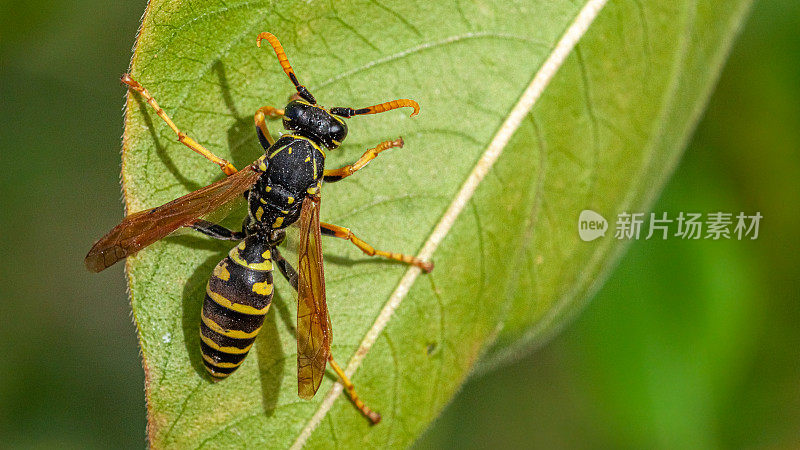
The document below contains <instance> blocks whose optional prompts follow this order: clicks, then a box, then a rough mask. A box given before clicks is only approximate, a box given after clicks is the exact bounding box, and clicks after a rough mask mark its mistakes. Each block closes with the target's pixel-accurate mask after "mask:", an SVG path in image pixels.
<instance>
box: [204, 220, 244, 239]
mask: <svg viewBox="0 0 800 450" xmlns="http://www.w3.org/2000/svg"><path fill="white" fill-rule="evenodd" d="M192 229H194V230H195V231H199V232H201V233H203V234H205V235H206V236H211V237H212V238H214V239H220V240H223V241H241V240H242V239H244V238H245V235H244V233H242V232H241V231H233V230H229V229H227V228H225V227H223V226H221V225H217V224H215V223H211V222H208V221H205V220H198V221H197V222H195V223H193V224H192Z"/></svg>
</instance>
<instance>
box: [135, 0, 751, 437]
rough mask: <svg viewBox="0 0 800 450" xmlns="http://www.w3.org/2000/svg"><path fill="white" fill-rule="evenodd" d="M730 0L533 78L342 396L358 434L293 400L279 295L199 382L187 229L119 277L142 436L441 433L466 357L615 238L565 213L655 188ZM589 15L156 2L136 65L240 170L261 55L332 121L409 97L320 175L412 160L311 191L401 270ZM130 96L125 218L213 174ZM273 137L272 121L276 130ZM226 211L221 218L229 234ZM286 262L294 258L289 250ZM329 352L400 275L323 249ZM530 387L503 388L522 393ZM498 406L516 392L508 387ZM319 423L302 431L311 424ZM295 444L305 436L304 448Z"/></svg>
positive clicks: (279, 88) (568, 294) (609, 24)
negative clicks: (280, 50) (348, 111)
mask: <svg viewBox="0 0 800 450" xmlns="http://www.w3.org/2000/svg"><path fill="white" fill-rule="evenodd" d="M749 4H750V2H749V1H747V0H736V1H726V2H711V1H688V0H684V1H675V0H669V1H668V0H657V1H649V2H641V1H635V0H634V1H619V2H610V3H609V4H607V5H605V7H604V8H603V9H602V10H601V11H600V13H599V15H598V16H597V18H596V20H593V23H591V26H590V28H589V30H588V32H587V33H586V35H585V36H583V37H582V39H581V40H580V41H579V42H578V44H577V46H576V47H575V48H574V50H572V51H571V52H570V53H569V56H568V57H567V58H566V61H565V62H564V63H563V65H560V67H559V70H558V71H557V73H556V75H555V77H553V78H552V80H548V83H547V85H546V87H545V89H544V93H543V96H542V97H541V98H540V99H539V100H538V101H537V102H536V103H535V104H534V105H533V109H532V110H530V111H529V112H528V113H527V114H526V115H525V116H524V119H523V121H522V123H521V125H520V126H519V127H518V128H516V127H515V128H514V129H513V130H512V131H513V134H511V135H510V137H511V139H510V142H509V143H508V144H507V145H505V146H503V148H502V153H501V154H500V155H499V158H498V159H497V161H496V162H495V163H494V165H492V166H491V167H490V168H489V171H488V173H487V174H486V175H485V176H484V177H482V178H481V179H480V182H479V183H478V184H477V185H476V189H475V190H474V192H472V193H471V195H470V196H469V198H468V201H467V202H466V203H465V204H464V207H463V209H462V210H461V211H460V214H458V215H457V217H456V218H455V221H454V222H453V224H452V227H451V228H449V229H448V230H447V233H446V234H445V235H444V236H443V240H442V241H441V243H440V244H439V245H438V247H437V248H436V249H435V252H434V253H433V258H434V260H435V262H436V269H435V270H434V271H433V273H431V274H430V275H421V276H419V277H418V278H416V279H415V281H414V283H412V284H410V290H408V292H407V293H403V295H402V296H401V297H400V299H401V300H402V302H401V303H400V304H399V305H398V308H397V309H396V311H394V313H393V314H391V316H390V318H389V320H388V321H387V322H386V324H385V328H381V329H380V332H379V333H377V334H375V335H374V336H373V337H374V345H372V346H371V347H370V348H369V349H368V351H367V352H366V353H365V354H364V352H362V356H363V360H362V363H361V365H360V366H359V367H358V370H357V371H356V372H355V375H354V377H353V381H354V382H355V384H356V386H357V388H358V390H359V393H360V395H361V396H362V398H363V399H364V400H365V401H366V402H367V403H368V404H369V405H370V406H371V407H372V408H374V409H376V410H378V411H380V412H381V413H382V414H383V417H384V421H383V422H382V423H381V424H380V425H378V426H375V427H370V426H369V425H368V424H367V422H366V421H365V420H364V419H363V418H362V417H360V416H359V414H358V413H357V411H356V410H355V409H354V408H353V407H352V405H350V404H349V402H348V401H347V400H346V399H345V398H344V397H339V398H338V399H337V400H336V401H334V402H333V403H332V407H331V408H330V409H329V410H328V409H326V408H327V406H325V407H324V408H323V410H322V412H323V414H322V415H320V414H319V412H318V411H320V407H321V405H322V403H323V399H324V398H325V396H326V394H327V393H328V392H329V391H330V390H331V388H332V386H333V384H334V383H333V378H332V377H329V378H328V379H326V380H324V381H323V384H322V386H321V388H320V390H319V392H318V393H317V396H316V397H315V398H314V399H313V400H311V401H304V400H301V399H299V398H298V397H297V393H296V369H295V358H296V354H295V352H296V346H295V338H294V334H293V333H294V321H295V311H296V310H295V300H294V294H293V291H292V289H291V288H290V287H289V286H288V284H287V283H285V282H284V281H283V280H282V279H280V277H279V276H276V279H278V281H277V283H276V296H275V300H274V307H273V308H272V310H271V312H270V314H269V315H268V316H267V319H266V322H265V325H264V327H263V329H262V331H261V334H260V335H259V338H258V339H257V340H256V344H255V346H254V350H253V351H251V355H250V356H248V358H247V360H246V361H245V363H244V364H243V365H242V367H241V368H240V369H239V370H238V371H237V372H236V373H235V374H234V375H233V376H231V377H230V378H229V379H226V380H224V381H222V382H219V383H212V382H211V381H209V380H208V378H206V377H205V375H204V369H203V368H202V363H201V359H200V352H199V337H198V326H199V317H200V306H201V304H202V299H203V292H204V288H205V283H206V281H207V279H208V276H209V274H210V273H211V269H212V268H213V267H214V265H216V263H217V262H218V261H219V260H220V259H222V258H223V257H224V255H225V253H226V252H227V250H228V248H229V246H230V245H231V244H230V243H224V242H216V241H211V240H209V239H206V238H204V237H201V236H198V235H193V234H191V233H187V234H184V235H182V236H177V237H170V238H167V239H164V240H162V241H160V242H157V243H156V244H154V245H153V246H151V247H149V248H147V249H145V250H144V251H142V252H140V253H139V254H137V255H136V256H134V257H131V258H129V259H128V261H127V270H128V277H129V283H130V290H131V302H132V306H133V311H134V317H135V319H136V323H137V327H138V330H139V335H140V340H141V345H142V354H143V359H144V366H145V371H146V380H147V386H146V395H147V402H148V415H149V417H148V421H149V431H148V434H149V439H150V443H151V445H153V446H154V447H156V448H168V447H182V448H183V447H211V448H225V447H243V446H248V447H257V446H269V447H278V448H282V447H288V446H290V445H292V444H293V443H295V442H296V441H297V439H298V437H299V436H301V435H303V436H304V437H303V439H302V440H301V441H302V443H305V444H308V445H309V446H311V447H329V446H331V445H332V444H333V443H337V444H339V445H342V446H345V447H351V446H353V445H367V446H406V445H409V444H410V443H411V442H413V440H414V439H415V438H416V437H417V436H418V435H419V434H420V433H421V432H422V430H424V428H425V427H426V426H427V425H428V424H429V423H430V422H431V421H432V420H433V419H434V418H435V417H436V415H437V414H438V413H439V411H440V410H441V409H442V408H443V407H444V405H445V404H446V403H447V401H448V400H449V399H450V398H451V397H452V396H453V395H454V394H455V392H456V391H457V390H458V387H459V386H460V385H461V383H462V382H463V380H464V379H465V377H466V376H467V375H468V374H469V373H470V371H471V370H472V369H473V367H474V366H475V364H476V362H477V361H478V359H479V358H480V357H481V356H485V358H484V359H483V361H484V364H483V365H482V367H484V368H486V367H491V366H493V365H495V364H498V363H502V362H503V361H505V360H508V358H511V357H514V355H516V354H519V353H520V352H522V351H525V350H527V349H529V348H531V347H532V346H534V345H537V344H538V343H541V342H542V341H543V340H544V339H546V338H547V337H548V336H550V335H551V334H552V333H553V332H554V331H555V330H557V329H558V328H559V327H560V326H561V325H563V324H564V323H565V322H566V321H568V319H569V318H570V317H571V316H572V315H573V314H574V313H575V312H576V311H578V310H579V309H580V307H581V306H582V305H583V304H584V303H585V301H586V300H587V299H588V298H589V296H590V294H591V293H592V292H593V290H594V289H596V288H597V287H598V286H599V285H600V283H601V282H602V280H603V278H604V274H605V273H607V272H608V270H609V268H610V267H611V266H613V263H614V261H615V259H616V257H617V256H618V255H619V254H620V253H621V251H622V249H623V248H624V245H623V244H624V241H618V240H616V239H614V237H613V235H612V233H609V234H607V235H606V236H605V237H604V238H601V239H598V240H597V241H594V242H590V243H586V242H582V241H580V239H579V238H578V234H577V217H578V214H579V213H580V211H581V210H583V209H587V208H589V209H593V210H595V211H597V212H600V213H601V214H603V215H604V216H605V217H606V218H607V219H609V221H610V222H612V224H611V225H612V227H613V221H614V219H615V218H616V215H617V214H618V213H619V212H622V211H634V212H640V211H641V212H644V211H646V210H647V208H648V206H649V205H650V203H651V202H652V200H653V198H654V197H655V195H657V193H658V192H659V190H660V188H661V187H662V186H663V184H664V181H665V179H666V177H667V176H668V175H669V173H670V172H671V171H672V169H673V167H674V166H675V164H676V161H677V160H678V158H679V155H680V152H681V151H682V149H683V147H684V143H685V140H686V139H687V137H688V136H689V134H690V132H691V130H692V128H693V126H694V124H695V123H696V121H697V119H698V117H699V115H700V113H701V112H702V108H703V106H704V104H705V101H706V99H707V97H708V95H709V93H710V89H711V88H712V86H713V83H714V81H715V80H716V76H717V74H718V73H719V70H720V67H721V65H722V63H723V62H724V59H725V55H726V54H727V51H728V49H729V48H730V45H731V41H732V39H733V37H734V36H735V34H736V31H737V30H738V28H739V25H740V23H741V21H742V20H743V17H744V16H745V14H746V11H747V9H748V7H749ZM584 6H585V3H584V2H570V1H525V2H522V1H520V2H513V1H498V2H467V1H442V2H413V1H403V2H388V1H377V0H373V1H369V2H352V3H348V4H343V3H337V2H314V1H312V2H308V3H306V2H302V3H297V2H288V1H283V2H282V1H278V2H253V1H231V0H228V1H225V2H223V1H219V2H206V1H191V0H187V1H181V2H169V1H165V0H152V1H151V2H150V4H149V6H148V9H147V12H146V14H145V16H144V19H143V20H144V21H143V25H142V29H141V32H140V36H139V38H138V42H137V47H136V51H135V54H134V58H133V61H132V67H131V71H132V74H133V76H134V77H135V78H136V79H138V80H139V81H140V82H141V83H142V84H143V85H145V86H146V87H147V88H148V89H149V91H150V92H151V93H152V94H153V95H154V96H155V98H156V99H157V101H158V102H159V104H160V105H161V106H162V107H163V108H164V109H165V111H166V112H167V113H168V114H169V115H171V117H172V118H173V120H174V121H175V123H176V124H177V125H178V126H179V127H180V128H181V129H182V130H183V131H184V132H186V133H187V134H188V135H189V136H191V137H193V138H194V139H196V140H197V141H199V142H201V143H203V144H204V145H206V146H207V147H208V148H209V149H210V150H212V151H213V152H215V153H217V154H218V155H220V156H222V157H225V158H228V159H230V160H231V161H232V162H234V164H235V165H236V166H237V167H242V166H244V165H245V164H247V163H249V162H251V161H252V160H254V159H256V158H257V157H258V156H259V155H260V147H259V145H258V143H257V139H256V135H255V130H254V126H253V119H252V114H253V113H254V112H255V110H256V109H257V108H258V107H260V106H262V105H274V106H278V107H280V106H282V105H283V104H285V102H286V98H287V96H288V95H289V94H291V92H292V91H291V84H290V83H289V81H288V79H287V78H286V77H285V75H284V74H283V72H282V71H281V70H280V66H279V65H278V63H277V60H276V59H275V56H274V54H273V53H272V52H271V50H269V49H268V48H266V49H265V48H262V49H258V48H256V46H255V37H256V35H257V34H258V33H259V32H261V31H270V32H272V33H273V34H275V35H276V36H278V37H279V38H280V39H281V42H282V43H283V45H284V47H285V49H286V51H287V54H288V56H289V59H290V61H291V62H292V64H293V66H294V69H295V72H296V73H297V75H298V77H299V78H300V81H301V82H302V83H303V84H305V85H306V86H308V87H309V89H310V90H311V91H312V92H313V93H314V95H315V96H316V98H317V99H318V100H319V101H320V103H321V104H323V105H326V106H352V107H362V106H368V105H372V104H375V103H378V102H382V101H386V100H391V99H394V98H413V99H415V100H417V101H418V102H419V103H420V105H421V106H422V110H421V113H420V114H419V116H417V117H414V118H409V117H408V116H407V115H406V114H404V113H403V112H400V111H394V112H389V113H385V114H380V115H375V116H365V117H356V118H353V119H350V120H349V127H350V134H349V136H348V139H347V141H346V142H345V144H344V145H343V146H342V147H341V149H340V150H336V151H331V152H328V153H329V154H328V160H327V162H326V164H327V166H328V167H330V168H333V167H338V166H339V165H342V164H346V163H349V162H352V161H354V160H355V159H356V158H357V157H358V156H359V155H360V154H361V153H362V152H363V151H364V150H365V149H367V148H369V147H372V146H373V145H374V144H376V143H378V142H380V141H383V140H386V139H394V138H396V137H397V136H402V137H403V138H404V140H405V142H406V146H405V147H404V148H402V149H392V150H389V151H386V152H384V153H382V154H381V155H380V156H379V157H378V159H376V160H375V161H374V162H372V163H371V164H370V165H369V167H367V168H365V169H364V170H362V171H360V172H358V173H357V174H356V175H354V176H352V177H350V178H348V179H347V180H344V181H342V182H340V183H336V184H329V185H325V186H324V187H323V201H322V220H323V221H326V222H332V223H336V224H338V225H342V226H346V227H349V228H351V229H352V230H353V232H354V233H355V234H356V235H358V236H359V237H361V238H362V239H364V240H365V241H367V242H369V243H370V244H373V245H374V246H375V247H376V248H379V249H385V250H390V251H398V252H405V253H416V252H417V251H419V249H420V248H422V247H423V245H424V244H425V243H426V242H428V241H429V240H430V237H431V233H432V232H433V230H434V229H436V227H437V224H439V223H440V221H441V220H442V218H443V216H444V215H445V213H446V211H447V210H448V208H449V207H450V206H451V204H452V203H453V201H454V199H455V198H456V195H457V194H458V193H459V192H460V189H461V188H462V185H463V184H464V183H465V180H467V179H468V177H469V176H470V174H471V173H473V171H474V169H475V167H476V164H478V162H479V161H480V160H481V158H482V156H484V154H485V153H486V151H487V148H488V147H489V144H490V142H492V140H493V139H494V138H495V136H496V135H497V134H498V130H501V125H502V124H503V123H504V122H505V121H506V119H507V118H508V117H509V114H511V112H512V110H513V109H514V108H515V105H517V103H518V101H519V99H520V97H521V96H522V95H523V92H524V91H525V90H526V88H527V87H528V86H529V84H530V83H531V80H533V79H534V76H535V75H536V74H537V73H539V72H540V70H541V69H542V66H543V64H544V62H545V61H546V60H547V59H548V57H550V56H551V54H552V53H553V51H554V48H556V46H557V43H558V42H559V41H560V40H561V38H562V36H563V35H564V34H565V32H567V31H568V30H570V26H571V24H572V23H573V20H574V19H575V17H576V16H577V15H578V13H579V11H581V9H582V8H583V7H584ZM148 108H149V107H148V106H147V105H146V104H145V103H144V102H143V101H142V100H141V98H139V97H137V96H130V95H129V96H128V101H127V113H126V128H125V136H124V153H123V173H122V177H123V184H124V191H125V199H126V205H127V208H128V211H131V212H133V211H138V210H141V209H144V208H149V207H153V206H157V205H159V204H162V203H165V202H167V201H169V200H172V199H174V198H176V197H178V196H180V195H183V194H185V193H187V192H189V191H192V190H195V189H197V188H199V187H201V186H204V185H206V184H209V183H210V182H212V181H215V180H217V179H219V178H221V177H222V174H221V172H220V171H219V169H218V168H217V167H216V166H215V165H213V164H210V163H208V162H207V161H205V160H204V159H202V158H201V157H199V156H198V155H196V154H194V153H193V152H191V151H189V150H188V149H186V148H184V147H183V146H182V145H180V144H179V143H177V142H176V141H175V136H174V134H173V133H172V132H171V131H170V130H169V129H168V128H167V127H166V126H165V125H164V124H163V123H162V122H161V121H160V119H158V117H156V115H155V114H154V113H153V112H152V111H151V110H150V109H148ZM279 125H280V124H279V122H271V123H270V127H271V129H272V130H273V134H275V133H277V131H278V130H279V129H280V126H279ZM241 217H242V216H241V214H239V215H238V216H237V214H233V217H232V218H231V220H230V221H229V225H231V226H233V227H235V226H236V223H237V222H238V221H239V220H240V219H241ZM289 241H290V242H289V246H288V247H289V249H287V250H285V251H284V253H285V256H286V257H287V259H289V260H290V261H294V260H295V259H296V255H295V254H294V253H293V251H291V249H292V247H293V245H294V243H295V241H294V240H292V239H289ZM323 244H324V248H325V254H326V258H325V269H326V273H325V279H326V281H327V290H328V305H329V308H330V313H331V321H332V323H333V329H334V341H333V346H332V352H333V354H334V356H335V357H336V358H337V359H338V360H339V361H340V363H343V364H344V363H346V362H347V361H348V360H349V359H350V358H351V357H352V356H353V355H354V354H356V352H357V350H358V349H359V345H360V344H361V343H362V340H363V339H364V338H365V335H367V333H368V331H369V330H370V329H371V327H373V325H374V323H375V321H376V319H377V318H378V317H379V314H380V311H381V310H382V308H384V305H385V303H386V302H387V300H388V299H390V298H392V294H393V293H394V292H395V290H396V289H397V288H398V283H400V282H401V281H400V280H401V279H402V278H403V276H404V274H406V273H407V270H408V269H407V268H406V267H404V266H403V265H399V264H394V263H391V262H386V261H382V260H375V259H371V258H368V257H366V256H364V255H363V254H362V253H361V252H360V251H359V250H358V249H357V248H355V247H354V246H352V245H351V244H349V243H347V242H345V241H341V240H337V239H332V240H326V241H325V242H324V243H323ZM524 382H525V380H520V383H524ZM509 388H512V389H513V386H511V387H509ZM315 413H316V414H317V418H320V419H321V421H320V422H319V426H318V427H317V428H316V429H315V430H314V431H313V432H311V433H310V434H303V431H304V430H305V431H307V432H308V431H311V430H310V426H309V424H310V423H313V422H312V417H314V416H315ZM305 436H308V440H306V439H305Z"/></svg>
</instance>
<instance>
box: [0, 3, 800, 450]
mask: <svg viewBox="0 0 800 450" xmlns="http://www.w3.org/2000/svg"><path fill="white" fill-rule="evenodd" d="M143 10H144V2H143V1H137V2H105V1H99V0H81V1H70V2H67V1H50V2H41V1H39V2H35V1H34V2H26V3H22V2H11V1H7V0H2V1H0V24H1V25H2V27H1V28H0V130H2V131H1V132H0V161H1V162H2V166H3V168H4V173H3V176H2V177H0V198H2V199H3V200H2V209H0V232H2V234H0V236H2V237H0V255H2V260H1V261H2V267H3V270H2V271H0V321H2V322H1V323H2V325H0V356H2V364H0V447H10V448H56V447H57V448H70V447H74V448H109V447H113V448H128V447H131V448H141V447H143V446H144V445H145V441H144V438H145V407H144V392H143V385H144V374H143V373H142V369H141V365H140V359H139V355H138V347H137V343H136V335H135V328H134V326H133V324H132V321H131V318H130V307H129V305H128V301H127V298H126V295H125V284H124V278H123V275H122V267H120V266H117V267H114V268H112V269H110V270H108V271H107V272H104V273H102V274H100V275H92V274H89V273H88V272H86V270H85V269H84V268H83V263H82V259H83V256H84V255H85V253H86V251H87V249H88V247H89V246H90V245H91V243H92V242H93V240H94V239H96V238H97V237H98V236H99V233H102V232H103V231H105V230H107V229H108V228H110V227H111V226H113V225H114V224H115V223H116V222H117V221H118V220H119V219H120V217H121V203H120V194H119V192H120V191H119V185H118V182H117V175H116V174H118V173H119V164H120V157H119V149H120V135H121V133H122V109H121V107H122V104H123V96H124V93H125V91H124V89H123V88H122V87H121V86H120V84H119V82H118V81H117V77H118V76H119V75H120V74H121V73H123V72H124V71H125V70H126V68H127V66H128V61H129V59H130V55H131V53H130V50H131V45H132V44H133V38H134V36H135V33H136V29H137V27H138V24H139V17H140V15H141V13H142V12H143ZM798 30H800V3H798V2H797V1H796V0H775V1H771V2H759V3H757V4H756V6H755V8H754V10H753V13H752V16H751V18H750V21H749V22H748V24H747V26H746V27H745V29H744V31H743V34H742V36H741V39H740V40H739V41H738V43H737V44H736V45H735V47H734V49H733V53H732V55H731V59H730V61H729V63H728V65H727V67H726V68H725V70H724V72H723V74H722V78H721V80H720V84H719V87H718V89H717V91H716V93H715V94H714V95H713V97H712V99H711V101H710V105H709V108H708V111H707V112H706V115H705V117H704V119H703V120H702V122H701V123H700V124H699V127H698V130H697V133H696V134H695V137H694V138H693V140H692V142H691V144H690V146H689V148H688V149H687V153H686V156H685V158H684V159H683V161H682V163H681V165H680V167H679V168H678V170H677V172H676V173H675V176H674V177H673V179H672V180H671V181H670V182H669V184H668V186H667V188H666V189H665V191H664V193H663V195H662V196H661V198H660V200H659V201H658V202H657V203H656V205H655V206H654V211H657V212H661V211H667V212H669V213H670V214H671V215H672V214H677V212H679V211H701V212H713V211H725V212H734V213H738V212H739V211H744V212H746V213H754V212H755V211H760V212H761V213H762V214H763V216H764V219H763V220H762V224H761V230H760V237H759V239H758V240H756V241H736V240H733V241H706V240H701V241H691V242H687V241H682V240H679V239H671V240H668V241H666V242H662V241H639V242H635V243H633V245H632V246H631V247H630V250H629V252H628V254H627V255H626V256H625V257H624V258H623V260H622V262H621V263H620V265H619V267H618V268H617V269H616V270H615V271H614V273H613V275H612V276H611V278H610V279H609V280H608V282H607V283H606V285H605V287H604V288H603V289H602V290H601V292H600V293H599V294H598V295H597V297H596V298H595V299H594V300H593V301H592V303H591V304H590V306H589V307H588V308H587V309H586V311H584V313H583V314H582V315H581V316H580V317H579V318H578V320H577V321H576V322H575V323H573V324H571V325H570V326H569V327H568V328H566V329H565V330H564V331H563V332H562V333H561V335H560V336H559V337H557V338H556V339H555V340H553V341H552V342H550V343H549V344H547V345H546V346H544V347H543V348H542V349H540V350H539V351H537V352H536V353H534V354H532V355H529V356H525V357H522V358H521V359H520V360H518V361H517V362H515V363H513V364H510V365H508V366H506V367H502V368H500V369H499V370H498V371H496V372H493V373H490V374H488V375H486V376H484V377H482V378H478V379H473V380H471V381H470V382H469V383H468V384H466V385H465V386H464V388H463V391H462V393H461V395H460V396H459V397H458V398H456V399H455V400H454V401H453V403H452V404H451V405H450V406H449V407H448V408H447V410H446V411H445V414H444V415H443V416H442V417H441V418H440V419H439V420H438V421H437V422H436V423H435V424H434V426H433V427H432V428H431V429H430V430H429V431H428V432H427V433H426V435H425V436H424V437H423V439H422V440H421V441H420V442H419V443H418V446H419V447H420V448H497V447H501V448H502V447H539V448H552V447H559V448H597V447H601V448H608V447H612V448H652V447H659V448H729V447H770V448H800V277H799V275H800V267H798V264H797V263H798V252H799V251H800V211H799V210H798V206H800V205H799V203H800V202H799V201H798V200H800V177H799V176H798V175H800V151H798V150H800V57H799V56H798V55H800V33H799V32H798Z"/></svg>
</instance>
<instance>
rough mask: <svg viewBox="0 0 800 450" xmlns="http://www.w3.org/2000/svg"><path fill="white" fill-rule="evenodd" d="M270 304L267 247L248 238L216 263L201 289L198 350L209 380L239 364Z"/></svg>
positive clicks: (253, 237)
mask: <svg viewBox="0 0 800 450" xmlns="http://www.w3.org/2000/svg"><path fill="white" fill-rule="evenodd" d="M271 301H272V255H271V254H270V246H269V243H268V241H267V240H266V239H265V238H264V237H263V236H261V235H250V236H248V237H247V238H246V239H245V240H243V241H242V242H240V243H239V245H237V246H236V247H234V248H232V249H231V251H230V252H229V253H228V256H227V257H226V258H225V259H223V260H222V261H220V263H219V264H217V266H216V267H215V268H214V272H213V273H212V275H211V278H210V279H209V280H208V285H207V286H206V297H205V301H204V302H203V311H202V317H201V319H202V321H201V323H200V347H201V349H202V352H203V363H204V364H205V367H206V370H208V372H209V373H210V374H211V376H213V377H214V378H218V379H219V378H225V377H227V376H228V375H230V374H231V373H233V371H235V370H236V368H238V367H239V365H240V364H241V363H242V361H244V358H245V357H246V356H247V353H248V352H249V351H250V347H252V345H253V342H254V341H255V339H256V336H257V335H258V332H259V331H260V330H261V325H262V324H263V323H264V316H265V315H266V314H267V311H268V310H269V305H270V302H271Z"/></svg>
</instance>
